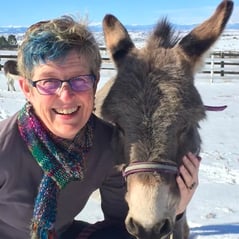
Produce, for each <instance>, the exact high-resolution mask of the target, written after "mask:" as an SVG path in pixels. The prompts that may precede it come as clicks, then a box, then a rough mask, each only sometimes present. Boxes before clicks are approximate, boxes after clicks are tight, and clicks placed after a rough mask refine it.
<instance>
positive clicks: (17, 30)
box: [0, 23, 239, 35]
mask: <svg viewBox="0 0 239 239" xmlns="http://www.w3.org/2000/svg"><path fill="white" fill-rule="evenodd" d="M154 26H155V24H151V25H126V28H127V29H128V30H129V31H145V32H147V31H151V30H152V29H153V27H154ZM173 26H174V27H175V29H176V30H180V31H187V30H191V29H193V28H194V27H195V26H196V24H194V25H173ZM90 29H91V30H92V31H94V32H99V31H102V26H101V25H91V26H90ZM226 29H227V30H239V23H234V24H228V25H227V27H226ZM26 30H27V27H17V26H9V27H5V26H0V35H10V34H13V35H17V34H23V33H24V32H25V31H26Z"/></svg>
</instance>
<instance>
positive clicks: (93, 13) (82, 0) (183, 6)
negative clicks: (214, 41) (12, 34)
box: [0, 0, 239, 26]
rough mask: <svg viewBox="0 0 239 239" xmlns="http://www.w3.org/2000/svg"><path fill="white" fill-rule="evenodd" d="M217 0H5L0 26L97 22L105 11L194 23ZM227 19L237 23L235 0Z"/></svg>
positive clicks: (130, 18)
mask: <svg viewBox="0 0 239 239" xmlns="http://www.w3.org/2000/svg"><path fill="white" fill-rule="evenodd" d="M219 3H220V0H198V1H196V0H166V1H165V0H146V1H140V0H60V1H59V0H34V1H32V0H7V1H2V2H1V6H0V7H1V10H0V26H29V25H31V24H33V23H35V22H38V21H40V20H46V19H50V18H55V17H59V16H62V15H65V14H73V15H75V16H85V15H86V14H87V15H88V19H89V21H90V23H101V21H102V19H103V17H104V15H105V14H107V13H111V14H114V15H115V16H116V17H117V18H119V20H120V21H121V22H122V23H123V24H154V23H156V22H157V20H158V19H159V18H160V17H163V16H168V17H169V19H170V21H171V22H172V23H175V24H194V23H196V24H197V23H200V22H202V21H204V20H205V19H206V18H207V17H209V16H210V15H211V14H212V13H213V11H214V10H215V8H216V6H217V5H218V4H219ZM234 6H235V7H234V12H233V16H232V18H231V20H230V22H233V23H235V22H239V0H234Z"/></svg>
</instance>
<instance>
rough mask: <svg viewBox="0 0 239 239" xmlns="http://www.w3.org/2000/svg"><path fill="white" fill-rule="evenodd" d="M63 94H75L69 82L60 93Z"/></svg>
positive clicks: (63, 85) (64, 84)
mask: <svg viewBox="0 0 239 239" xmlns="http://www.w3.org/2000/svg"><path fill="white" fill-rule="evenodd" d="M63 94H71V95H72V94H73V90H72V89H71V86H70V84H69V83H68V82H63V83H62V85H61V88H60V89H59V91H58V95H60V96H62V95H63Z"/></svg>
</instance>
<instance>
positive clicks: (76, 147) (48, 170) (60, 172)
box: [18, 103, 93, 239]
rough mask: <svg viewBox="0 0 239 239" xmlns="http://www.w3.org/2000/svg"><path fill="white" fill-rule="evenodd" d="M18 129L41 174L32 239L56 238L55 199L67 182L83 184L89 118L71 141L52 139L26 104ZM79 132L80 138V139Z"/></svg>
mask: <svg viewBox="0 0 239 239" xmlns="http://www.w3.org/2000/svg"><path fill="white" fill-rule="evenodd" d="M18 128H19V131H20V134H21V136H22V138H23V140H24V141H25V142H26V144H27V146H28V149H29V150H30V152H31V154H32V156H33V157H34V158H35V160H36V161H37V163H38V164H39V166H40V167H41V168H42V170H43V172H44V176H43V178H42V180H41V183H40V186H39V190H38V195H37V197H36V200H35V206H34V211H33V218H32V225H31V239H53V238H56V233H55V230H54V223H55V220H56V215H57V198H58V195H59V192H60V190H61V189H63V188H64V187H65V186H66V185H67V184H68V183H69V182H71V181H75V180H82V178H83V167H84V165H83V163H84V154H85V153H86V152H88V151H89V149H90V148H91V146H92V143H93V120H92V116H91V117H90V119H89V121H88V122H87V124H86V126H85V127H84V128H83V129H82V130H81V133H78V134H77V135H76V137H75V138H74V139H73V140H72V141H69V140H66V139H62V138H59V137H56V136H54V135H53V134H52V133H51V132H49V130H47V129H46V127H45V126H44V125H43V123H42V122H41V121H40V119H39V118H38V117H37V116H36V115H35V113H34V110H33V107H32V105H31V104H30V103H26V104H25V106H24V107H23V108H22V110H21V111H20V112H19V116H18ZM82 132H84V133H83V135H82Z"/></svg>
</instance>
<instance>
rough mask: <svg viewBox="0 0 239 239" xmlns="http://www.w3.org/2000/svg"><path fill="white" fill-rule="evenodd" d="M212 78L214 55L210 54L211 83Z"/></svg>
mask: <svg viewBox="0 0 239 239" xmlns="http://www.w3.org/2000/svg"><path fill="white" fill-rule="evenodd" d="M213 76H214V55H213V53H212V54H211V83H213Z"/></svg>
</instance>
